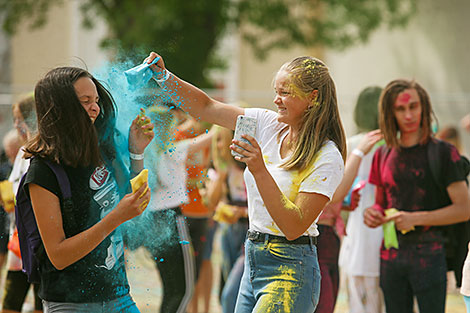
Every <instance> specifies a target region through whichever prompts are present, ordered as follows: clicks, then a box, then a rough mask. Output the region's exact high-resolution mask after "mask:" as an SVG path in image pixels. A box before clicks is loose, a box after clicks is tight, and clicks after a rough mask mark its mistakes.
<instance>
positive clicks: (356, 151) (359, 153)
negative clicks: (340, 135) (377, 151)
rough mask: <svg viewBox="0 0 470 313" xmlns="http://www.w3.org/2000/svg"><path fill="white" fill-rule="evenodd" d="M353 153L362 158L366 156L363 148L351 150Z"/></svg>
mask: <svg viewBox="0 0 470 313" xmlns="http://www.w3.org/2000/svg"><path fill="white" fill-rule="evenodd" d="M351 153H352V154H354V155H357V156H358V157H360V158H361V159H362V158H363V157H364V152H362V151H361V150H359V149H354V150H353V151H351Z"/></svg>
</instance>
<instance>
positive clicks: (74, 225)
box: [44, 160, 80, 237]
mask: <svg viewBox="0 0 470 313" xmlns="http://www.w3.org/2000/svg"><path fill="white" fill-rule="evenodd" d="M44 163H46V164H47V166H49V168H50V169H51V170H52V171H53V172H54V175H55V177H56V178H57V182H58V184H59V188H60V192H61V193H62V197H63V203H62V205H61V207H60V209H61V212H62V218H63V220H64V222H65V223H64V231H65V235H66V236H67V237H71V236H73V235H75V234H77V233H78V231H79V229H80V225H78V222H77V219H76V218H75V214H74V206H73V202H72V190H71V188H70V180H69V178H68V176H67V173H66V172H65V170H64V168H63V166H62V165H60V164H58V163H55V162H52V161H50V160H44Z"/></svg>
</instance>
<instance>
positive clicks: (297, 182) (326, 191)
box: [244, 109, 344, 236]
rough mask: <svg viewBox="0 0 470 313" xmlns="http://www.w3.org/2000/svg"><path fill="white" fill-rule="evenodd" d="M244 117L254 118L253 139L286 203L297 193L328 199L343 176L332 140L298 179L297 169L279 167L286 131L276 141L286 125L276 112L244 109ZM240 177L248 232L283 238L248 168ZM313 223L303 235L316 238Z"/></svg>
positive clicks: (341, 164)
mask: <svg viewBox="0 0 470 313" xmlns="http://www.w3.org/2000/svg"><path fill="white" fill-rule="evenodd" d="M245 115H246V116H249V117H254V118H256V120H257V126H256V135H255V139H256V140H257V142H258V144H259V146H260V147H261V151H262V153H263V158H264V162H265V164H266V168H267V170H268V172H269V173H270V174H271V176H272V177H273V179H274V181H275V182H276V184H277V185H278V187H279V189H280V190H281V192H282V193H283V194H284V195H285V196H286V197H287V198H289V200H290V201H292V202H294V200H295V198H296V196H297V194H298V193H299V192H310V193H318V194H322V195H325V196H327V197H328V198H329V199H331V197H332V196H333V194H334V192H335V190H336V188H337V187H338V185H339V183H340V182H341V179H342V177H343V173H344V163H343V159H342V157H341V154H340V152H339V150H338V148H337V147H336V145H335V144H334V143H333V142H332V141H328V142H326V143H325V144H324V145H323V147H322V148H321V149H320V151H319V152H318V157H317V158H316V160H315V163H314V165H313V171H312V172H311V173H310V174H309V175H308V176H307V177H305V178H304V179H301V176H300V175H299V172H298V171H297V170H290V171H287V170H285V169H282V168H280V167H279V165H281V164H282V163H283V162H284V161H286V160H287V158H284V159H282V158H281V155H280V148H281V142H282V140H283V139H284V138H285V136H286V135H287V133H288V132H284V133H283V134H282V136H281V137H280V138H279V137H278V136H279V133H280V131H281V130H282V129H283V128H284V127H286V124H284V123H280V122H278V121H277V113H276V112H274V111H271V110H266V109H245ZM244 176H245V183H246V187H247V193H248V215H249V221H250V230H252V231H259V232H262V233H268V234H272V235H277V236H284V234H283V233H282V232H281V230H280V229H279V227H278V226H277V225H276V223H275V222H274V220H273V219H272V217H271V215H270V214H269V212H268V210H267V209H266V206H265V205H264V203H263V199H262V198H261V195H260V194H259V192H258V188H257V186H256V182H255V179H254V177H253V175H252V174H251V173H250V171H249V170H248V168H247V169H246V170H245V174H244ZM317 220H318V218H317ZM317 220H315V222H314V223H312V225H310V227H309V228H308V229H307V231H306V232H305V233H304V235H309V236H318V234H319V233H318V230H317V225H316V222H317Z"/></svg>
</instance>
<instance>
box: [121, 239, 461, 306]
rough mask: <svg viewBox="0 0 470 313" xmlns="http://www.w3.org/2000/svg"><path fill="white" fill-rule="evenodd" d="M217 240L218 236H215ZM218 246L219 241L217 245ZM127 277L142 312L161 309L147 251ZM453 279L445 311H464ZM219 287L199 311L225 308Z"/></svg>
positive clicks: (343, 301)
mask: <svg viewBox="0 0 470 313" xmlns="http://www.w3.org/2000/svg"><path fill="white" fill-rule="evenodd" d="M216 240H217V236H216ZM214 247H216V245H214ZM128 260H129V263H128V264H129V267H128V277H129V283H130V285H131V293H132V296H133V298H134V300H135V301H136V303H137V305H138V307H139V309H140V310H141V312H142V313H150V312H152V313H153V312H158V308H159V306H160V299H161V288H160V286H161V285H160V284H161V283H160V279H159V276H158V273H157V271H156V269H155V267H154V265H153V262H152V261H151V260H150V258H149V257H148V255H147V253H146V251H144V250H140V249H138V250H136V251H135V252H133V253H131V254H130V255H129V258H128ZM212 263H213V267H214V274H216V273H217V272H218V270H217V269H218V266H219V264H220V251H219V250H218V249H217V248H215V249H214V253H213V256H212ZM217 281H218V276H217V275H214V282H217ZM452 286H453V281H449V292H448V296H447V306H446V313H465V312H466V311H465V305H464V302H463V299H462V297H461V295H460V294H459V293H458V291H457V290H456V289H455V288H453V287H452ZM216 290H218V288H217V286H216V284H214V288H213V289H212V300H211V308H210V311H209V312H202V311H199V312H198V313H221V312H222V310H221V308H220V305H219V303H218V300H217V291H216ZM347 312H348V305H347V295H346V291H345V290H344V289H340V294H339V296H338V302H337V305H336V309H335V313H347Z"/></svg>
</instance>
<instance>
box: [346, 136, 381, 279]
mask: <svg viewBox="0 0 470 313" xmlns="http://www.w3.org/2000/svg"><path fill="white" fill-rule="evenodd" d="M364 135H365V134H358V135H356V136H353V137H351V138H350V139H348V151H352V150H353V149H354V148H356V147H357V146H358V144H359V142H360V141H361V140H362V138H363V137H364ZM376 149H377V146H376V147H374V148H372V150H371V151H370V152H369V153H368V154H366V155H365V156H364V158H363V159H362V161H361V165H360V166H359V169H358V172H357V176H356V180H357V181H365V182H366V185H365V186H364V188H363V189H362V190H361V191H360V192H359V193H360V195H361V200H360V201H359V203H358V205H357V207H356V209H354V211H352V212H350V213H349V217H348V224H347V226H346V236H345V237H344V238H343V243H342V244H341V250H340V254H339V265H340V266H341V268H342V269H343V270H344V272H345V273H347V274H348V275H351V276H367V277H378V276H379V273H380V245H381V244H382V239H383V231H382V227H376V228H370V227H368V226H366V224H364V211H365V209H366V208H368V207H371V206H372V205H373V204H374V203H375V186H374V185H372V184H369V183H368V181H369V172H370V168H371V166H372V158H373V157H374V153H375V150H376ZM353 188H354V186H353Z"/></svg>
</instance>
